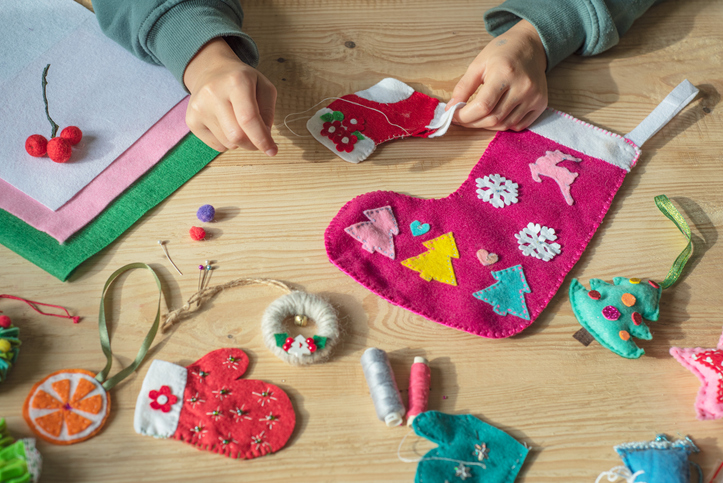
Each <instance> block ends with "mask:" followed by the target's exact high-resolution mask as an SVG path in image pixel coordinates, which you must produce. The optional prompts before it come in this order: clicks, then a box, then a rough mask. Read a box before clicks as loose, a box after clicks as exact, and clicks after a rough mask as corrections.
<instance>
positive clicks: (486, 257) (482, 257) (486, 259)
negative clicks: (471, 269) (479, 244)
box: [477, 248, 499, 267]
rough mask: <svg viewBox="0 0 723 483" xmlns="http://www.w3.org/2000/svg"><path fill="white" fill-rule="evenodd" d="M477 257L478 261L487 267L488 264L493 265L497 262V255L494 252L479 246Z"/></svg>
mask: <svg viewBox="0 0 723 483" xmlns="http://www.w3.org/2000/svg"><path fill="white" fill-rule="evenodd" d="M477 259H479V261H480V263H481V264H482V265H484V266H485V267H488V266H490V265H493V264H495V263H497V260H498V259H499V257H498V256H497V254H496V253H490V252H488V251H487V250H485V249H484V248H480V249H479V250H477Z"/></svg>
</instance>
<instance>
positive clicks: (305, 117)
mask: <svg viewBox="0 0 723 483" xmlns="http://www.w3.org/2000/svg"><path fill="white" fill-rule="evenodd" d="M331 99H334V100H336V101H344V102H348V103H349V104H354V105H355V106H359V107H363V108H365V109H369V110H371V111H376V112H378V113H379V114H381V115H382V116H384V119H386V120H387V122H388V123H389V125H390V126H394V127H398V128H399V129H401V130H402V131H404V132H405V133H406V134H407V136H410V135H411V133H410V132H409V131H407V130H406V129H404V128H403V127H402V126H400V125H399V124H394V123H393V122H392V121H390V120H389V118H388V117H387V115H386V114H384V113H383V112H382V111H380V110H379V109H374V108H373V107H369V106H365V105H364V104H359V103H358V102H353V101H350V100H348V99H342V98H341V97H327V98H325V99H322V100H320V101H319V102H317V103H316V104H314V105H313V106H311V107H310V108H308V109H307V110H305V111H301V112H292V113H291V114H287V115H286V117H285V118H284V126H286V129H288V130H289V131H291V134H293V135H294V136H296V137H299V138H306V137H310V136H302V135H301V134H296V132H294V130H293V129H291V128H290V127H289V125H288V124H287V119H289V117H290V116H296V115H297V114H304V113H306V112H309V111H310V110H312V109H314V108H315V107H316V106H318V105H319V104H321V103H323V102H326V101H328V100H331ZM312 117H314V116H304V117H299V118H297V119H293V120H292V121H291V122H296V121H300V120H302V119H310V118H312Z"/></svg>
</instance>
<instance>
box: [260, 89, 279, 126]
mask: <svg viewBox="0 0 723 483" xmlns="http://www.w3.org/2000/svg"><path fill="white" fill-rule="evenodd" d="M276 96H277V93H276V87H274V85H273V84H272V83H271V82H268V81H267V82H264V83H263V84H259V86H257V88H256V101H257V102H258V106H259V112H260V113H261V119H263V120H264V124H266V126H267V127H268V128H269V130H271V128H272V127H273V125H274V116H275V114H276Z"/></svg>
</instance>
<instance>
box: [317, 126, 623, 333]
mask: <svg viewBox="0 0 723 483" xmlns="http://www.w3.org/2000/svg"><path fill="white" fill-rule="evenodd" d="M555 151H561V152H563V153H566V154H568V155H571V156H574V157H575V158H579V159H580V160H581V161H580V162H579V163H574V164H573V165H572V166H570V170H573V172H574V173H576V174H577V178H576V180H575V183H574V184H572V185H571V186H570V190H571V195H572V197H573V198H574V199H575V203H574V204H573V205H568V204H567V203H564V202H562V201H563V197H562V196H561V195H560V188H559V187H558V185H557V184H556V183H551V182H544V183H536V182H535V180H534V179H533V177H532V174H531V172H530V164H533V163H535V162H536V161H537V160H538V159H539V158H541V157H544V156H545V155H546V153H547V152H555ZM496 173H498V174H500V175H501V176H503V177H505V178H507V179H509V180H512V181H513V182H514V183H517V184H518V185H519V188H518V195H519V201H518V202H517V203H514V204H512V205H509V206H505V207H503V208H495V207H494V206H492V205H491V204H490V203H486V202H484V201H483V200H481V199H479V198H478V195H477V192H476V185H475V180H476V179H477V178H483V177H484V176H488V175H491V174H496ZM625 174H626V171H625V170H624V169H621V168H620V167H617V166H615V165H613V164H611V163H608V162H605V161H603V160H600V159H597V158H594V157H591V156H588V155H586V154H584V153H582V152H579V151H576V150H574V149H572V148H569V147H567V146H563V145H561V144H559V143H557V142H555V141H552V140H550V139H548V138H546V137H543V136H540V135H538V134H535V133H534V132H532V131H523V132H521V133H514V132H500V133H498V134H497V135H496V136H495V138H494V139H493V140H492V142H490V144H489V146H488V147H487V150H486V151H485V153H484V154H483V156H482V158H481V159H480V160H479V162H478V163H477V165H476V166H474V168H473V169H472V172H471V173H470V175H469V177H468V178H467V180H466V181H465V182H464V184H462V186H461V187H460V188H459V189H458V190H457V191H456V192H454V193H452V194H451V195H449V196H447V197H446V198H443V199H438V200H437V199H431V200H430V199H420V198H414V197H412V196H407V195H403V194H399V193H394V192H391V191H375V192H372V193H367V194H364V195H361V196H358V197H357V198H355V199H353V200H351V201H350V202H348V203H347V204H346V205H345V206H344V207H343V208H342V209H341V210H340V211H339V213H338V214H337V215H336V217H335V218H334V219H333V220H332V221H331V223H330V225H329V227H328V228H327V230H326V233H325V243H326V250H327V254H328V256H329V259H330V260H331V262H332V263H333V264H334V265H336V266H337V267H338V268H339V269H340V270H342V271H343V272H344V273H346V274H347V275H349V276H351V277H352V278H353V279H355V280H356V281H357V282H359V283H361V284H362V285H363V286H365V287H366V288H368V289H369V290H371V291H372V292H374V293H376V294H378V295H379V296H381V297H383V298H385V299H386V300H388V301H390V302H391V303H393V304H396V305H399V306H401V307H403V308H405V309H407V310H410V311H412V312H414V313H417V314H419V315H422V316H423V317H426V318H427V319H429V320H432V321H435V322H438V323H440V324H443V325H446V326H449V327H453V328H456V329H459V330H464V331H466V332H469V333H472V334H476V335H480V336H483V337H490V338H501V337H509V336H511V335H514V334H516V333H518V332H520V331H522V330H523V329H524V328H526V327H528V326H529V325H530V324H532V323H533V322H534V321H535V319H536V318H537V317H538V316H539V315H540V313H541V312H542V310H543V309H544V308H545V307H546V306H547V304H548V302H549V301H550V299H551V298H552V296H553V295H554V294H555V292H557V290H558V288H559V287H560V285H561V284H562V282H563V280H564V278H565V276H566V275H567V273H568V272H569V271H570V269H571V268H572V266H573V265H574V264H575V263H576V262H577V260H578V259H579V258H580V256H581V255H582V252H583V251H584V250H585V247H586V246H587V244H588V243H589V241H590V239H591V238H592V236H593V234H594V233H595V230H596V229H597V227H598V226H599V225H600V223H601V222H602V220H603V217H604V216H605V213H606V212H607V210H608V208H609V207H610V203H611V202H612V199H613V197H614V196H615V193H616V192H617V190H618V188H619V187H620V185H621V184H622V182H623V179H624V177H625ZM381 207H390V208H391V210H392V212H393V214H394V216H395V218H396V221H397V222H398V225H399V226H401V227H408V226H409V225H410V223H411V222H412V221H414V220H425V222H427V223H429V225H430V227H431V229H430V230H429V232H428V233H426V234H425V235H424V236H417V237H415V236H413V234H412V233H411V231H410V230H407V229H404V230H400V232H399V234H398V235H395V236H394V237H393V243H394V249H395V251H396V254H397V260H394V259H391V258H389V257H385V256H381V255H380V254H378V253H370V252H369V251H367V250H364V249H362V244H361V243H360V242H359V240H358V239H355V238H354V237H351V236H349V234H348V233H347V232H346V231H345V229H346V228H347V227H349V226H351V225H355V224H358V223H359V222H363V220H364V219H365V215H364V213H365V212H366V211H367V210H374V209H378V208H381ZM529 223H539V224H541V225H543V226H546V227H549V228H553V229H554V230H555V234H556V235H557V237H558V238H557V240H556V242H557V243H559V244H560V245H561V253H560V254H559V255H556V256H554V257H553V258H552V259H551V260H550V261H543V260H540V259H538V258H534V257H532V256H525V255H523V253H522V252H521V251H520V249H519V248H518V247H519V245H518V242H517V240H516V239H515V234H518V233H519V232H520V231H521V230H522V229H524V228H525V227H526V226H527V225H528V224H529ZM449 232H451V233H452V234H453V236H454V238H455V240H456V242H457V247H458V250H459V258H458V259H457V258H453V259H451V263H452V265H453V268H454V272H455V274H456V277H457V284H458V285H457V286H452V285H449V284H444V283H439V282H437V281H431V282H427V281H425V280H423V279H422V278H420V277H419V274H418V273H417V272H415V271H413V270H410V269H408V268H407V267H405V266H403V265H401V263H400V262H399V261H398V260H405V259H407V258H410V257H414V256H417V255H419V254H420V253H422V252H424V250H425V248H424V246H423V245H422V244H423V242H425V241H428V240H431V239H434V238H436V237H439V236H440V235H442V234H445V233H449ZM481 248H484V249H485V250H487V251H488V253H495V254H497V255H498V257H499V261H498V262H497V263H496V264H495V268H496V271H499V270H504V269H506V268H510V267H514V266H516V265H521V266H522V268H523V270H524V274H525V277H526V279H527V282H528V284H529V287H530V289H531V293H529V294H526V297H525V299H526V302H527V304H528V311H529V314H530V318H529V320H525V319H523V318H520V317H517V316H515V315H512V314H508V315H505V316H502V315H498V314H496V313H495V312H494V310H493V307H492V306H491V305H490V304H488V303H485V302H483V301H481V300H477V299H475V298H474V297H473V295H472V294H473V293H474V292H478V291H480V290H482V289H484V288H486V287H489V286H490V285H493V284H495V283H496V282H497V281H496V280H495V279H494V277H493V276H492V275H491V272H490V269H488V268H486V267H483V266H482V265H481V264H480V261H479V260H478V257H477V253H478V251H479V250H480V249H481Z"/></svg>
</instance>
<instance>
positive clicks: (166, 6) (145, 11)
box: [93, 0, 259, 85]
mask: <svg viewBox="0 0 723 483" xmlns="http://www.w3.org/2000/svg"><path fill="white" fill-rule="evenodd" d="M93 10H95V14H96V17H97V18H98V23H99V24H100V27H101V29H102V30H103V32H104V33H105V34H106V35H107V36H108V37H110V38H111V39H113V40H115V41H116V42H118V43H119V44H120V45H122V46H123V47H125V48H126V49H128V50H129V51H130V52H132V53H133V54H134V55H135V56H136V57H139V58H140V59H142V60H145V61H146V62H151V63H154V64H161V65H164V66H166V68H167V69H168V70H170V71H171V73H172V74H173V75H174V76H175V77H176V79H178V81H179V82H180V83H181V84H182V85H183V73H184V72H185V70H186V66H187V65H188V63H189V62H190V61H191V59H192V58H193V56H194V55H196V52H198V51H199V50H200V49H201V47H203V46H204V45H205V44H206V43H207V42H208V41H210V40H212V39H214V38H217V37H224V38H225V39H226V42H228V44H229V45H230V46H231V48H232V49H233V50H234V52H236V55H238V56H239V58H240V59H241V60H242V61H244V62H246V63H247V64H249V65H251V66H253V67H256V65H257V64H258V61H259V52H258V49H257V48H256V44H255V43H254V41H253V40H252V39H251V37H249V36H248V35H246V34H245V33H243V32H242V30H241V23H242V21H243V11H242V10H241V6H240V5H239V3H238V0H93Z"/></svg>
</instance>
